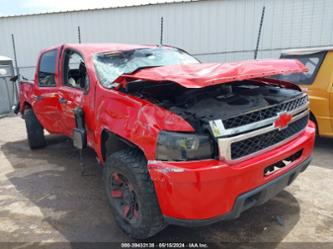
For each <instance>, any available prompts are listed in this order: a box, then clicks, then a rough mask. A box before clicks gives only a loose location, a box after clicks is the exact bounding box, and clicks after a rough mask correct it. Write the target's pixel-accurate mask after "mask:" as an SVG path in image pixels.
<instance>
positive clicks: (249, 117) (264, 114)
mask: <svg viewBox="0 0 333 249" xmlns="http://www.w3.org/2000/svg"><path fill="white" fill-rule="evenodd" d="M307 102H308V97H307V96H303V97H301V98H297V99H294V100H291V101H289V102H285V103H281V104H277V105H274V106H271V107H269V108H266V109H262V110H259V111H255V112H250V113H247V114H244V115H241V116H237V117H234V118H229V119H225V120H223V125H224V128H225V129H230V128H235V127H239V126H242V125H247V124H251V123H254V122H258V121H262V120H264V119H267V118H272V117H274V116H276V114H277V113H279V112H282V111H292V110H295V109H297V108H298V107H301V106H303V105H305V104H306V103H307Z"/></svg>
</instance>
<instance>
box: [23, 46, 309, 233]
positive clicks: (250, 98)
mask: <svg viewBox="0 0 333 249" xmlns="http://www.w3.org/2000/svg"><path fill="white" fill-rule="evenodd" d="M305 70H306V68H305V67H304V66H303V64H302V63H300V62H298V61H297V60H258V61H244V62H237V63H226V64H218V63H208V64H205V63H199V61H198V60H197V59H195V58H194V57H192V56H191V55H190V54H188V53H187V52H185V51H184V50H181V49H178V48H174V47H169V46H155V45H152V46H143V45H124V44H64V45H60V46H57V47H52V48H48V49H45V50H43V51H42V52H41V54H40V56H39V59H38V64H37V70H36V74H35V79H34V81H22V82H21V84H20V106H19V112H20V113H22V115H23V117H24V119H25V122H26V128H27V134H28V142H29V145H30V147H31V148H32V149H36V148H40V147H43V146H45V145H46V140H45V137H44V129H45V130H47V131H48V132H50V133H56V134H64V135H66V136H68V137H70V138H73V142H74V145H75V146H76V147H77V148H79V149H82V148H84V147H85V146H89V147H91V148H93V149H94V150H95V151H96V153H97V157H98V160H99V162H100V164H101V165H102V166H103V167H104V181H105V189H106V194H107V197H108V200H109V202H110V206H111V210H112V212H113V213H114V215H115V219H116V222H117V223H118V224H119V226H120V227H121V228H122V229H123V230H124V231H125V232H126V233H127V234H129V235H130V236H131V237H133V238H136V239H145V238H148V237H150V236H153V235H154V234H156V233H157V232H159V231H160V230H162V229H163V228H164V227H165V226H166V225H167V224H176V225H185V226H197V225H207V224H211V223H214V222H217V221H221V220H228V219H235V218H237V217H239V215H240V214H241V213H242V212H243V211H245V210H247V209H249V208H251V207H253V206H256V205H259V204H262V203H264V202H266V201H267V200H269V199H270V198H272V197H273V196H275V195H276V194H277V193H279V192H280V191H281V190H282V189H283V188H284V187H286V186H287V185H289V184H290V183H291V182H292V181H293V180H294V179H295V178H296V176H297V175H298V174H299V173H300V172H302V171H304V170H305V169H306V167H307V166H308V165H309V163H310V161H311V154H312V150H313V144H314V138H315V126H314V124H313V123H312V122H311V121H309V118H308V116H309V110H308V97H307V94H306V93H303V92H302V91H301V90H300V88H299V87H298V86H296V85H294V84H291V83H288V82H284V81H281V80H276V79H272V78H270V76H272V75H277V74H281V73H295V72H304V71H305Z"/></svg>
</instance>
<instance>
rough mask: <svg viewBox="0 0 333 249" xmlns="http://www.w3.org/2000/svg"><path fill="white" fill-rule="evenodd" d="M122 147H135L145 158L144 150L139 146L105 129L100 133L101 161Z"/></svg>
mask: <svg viewBox="0 0 333 249" xmlns="http://www.w3.org/2000/svg"><path fill="white" fill-rule="evenodd" d="M122 149H136V150H138V151H140V152H141V153H142V155H143V156H144V157H145V158H146V156H145V153H144V151H143V150H142V149H141V148H140V147H139V146H137V145H136V144H134V143H132V142H130V141H128V140H127V139H125V138H123V137H121V136H119V135H117V134H115V133H113V132H111V131H109V130H107V129H104V130H103V131H102V133H101V155H102V158H103V161H104V162H105V160H106V158H107V156H108V155H111V154H112V153H114V152H117V151H119V150H122Z"/></svg>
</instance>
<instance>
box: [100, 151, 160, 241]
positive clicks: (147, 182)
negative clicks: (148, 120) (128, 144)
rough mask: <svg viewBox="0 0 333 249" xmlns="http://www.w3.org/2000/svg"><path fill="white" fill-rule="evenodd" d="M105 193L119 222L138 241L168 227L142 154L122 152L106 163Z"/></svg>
mask: <svg viewBox="0 0 333 249" xmlns="http://www.w3.org/2000/svg"><path fill="white" fill-rule="evenodd" d="M104 179H105V189H106V192H107V197H108V200H109V204H110V206H111V209H112V212H113V214H114V217H115V220H116V222H117V224H118V225H119V226H120V228H121V229H122V230H123V231H124V232H125V233H126V234H128V235H129V236H130V237H132V238H134V239H146V238H149V237H151V236H153V235H155V234H156V233H158V232H159V231H161V230H162V229H163V228H164V227H165V223H164V221H163V217H162V214H161V211H160V208H159V205H158V202H157V198H156V194H155V189H154V186H153V182H152V181H151V179H150V176H149V173H148V170H147V165H146V160H145V158H144V156H143V155H142V153H141V152H140V151H138V150H121V151H118V152H115V153H113V154H112V155H111V156H109V157H108V158H107V160H106V164H105V171H104Z"/></svg>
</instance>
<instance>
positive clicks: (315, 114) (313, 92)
mask: <svg viewBox="0 0 333 249" xmlns="http://www.w3.org/2000/svg"><path fill="white" fill-rule="evenodd" d="M281 58H287V59H297V60H299V61H301V62H302V63H303V64H305V66H306V67H307V68H308V69H309V70H308V72H305V73H294V74H290V75H284V76H280V78H281V79H283V80H288V81H291V82H293V83H296V84H298V85H299V86H300V87H301V88H302V89H303V91H304V92H307V93H308V95H309V99H310V110H311V115H310V119H311V120H312V121H313V122H315V123H316V125H317V132H318V134H319V135H320V136H323V137H333V78H332V77H333V47H327V48H310V49H293V50H287V51H283V52H282V54H281Z"/></svg>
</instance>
